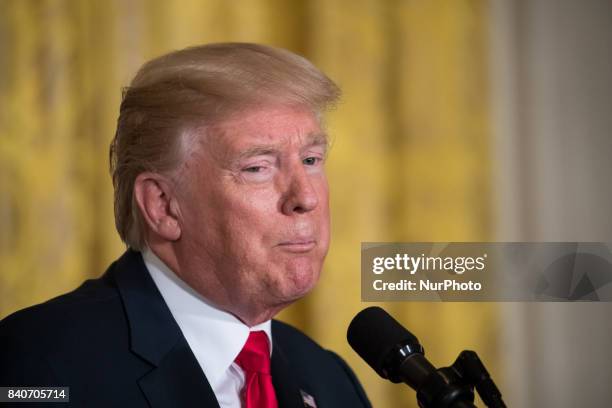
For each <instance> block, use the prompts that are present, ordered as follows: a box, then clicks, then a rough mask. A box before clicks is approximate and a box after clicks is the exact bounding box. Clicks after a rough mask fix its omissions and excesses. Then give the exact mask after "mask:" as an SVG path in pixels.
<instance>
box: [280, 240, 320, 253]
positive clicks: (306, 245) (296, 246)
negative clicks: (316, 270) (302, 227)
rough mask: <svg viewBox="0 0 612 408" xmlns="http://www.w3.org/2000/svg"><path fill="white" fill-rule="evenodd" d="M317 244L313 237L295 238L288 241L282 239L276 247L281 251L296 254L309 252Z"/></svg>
mask: <svg viewBox="0 0 612 408" xmlns="http://www.w3.org/2000/svg"><path fill="white" fill-rule="evenodd" d="M315 246H317V241H315V240H314V239H296V240H290V241H284V242H281V243H280V244H278V247H279V248H280V249H282V250H283V251H287V252H292V253H296V254H303V253H306V252H310V251H312V250H313V249H314V247H315Z"/></svg>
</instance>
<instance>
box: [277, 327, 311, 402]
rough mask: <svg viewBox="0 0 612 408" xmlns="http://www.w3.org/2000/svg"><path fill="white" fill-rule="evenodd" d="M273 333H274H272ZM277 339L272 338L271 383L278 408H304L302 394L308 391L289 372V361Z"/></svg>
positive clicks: (292, 372)
mask: <svg viewBox="0 0 612 408" xmlns="http://www.w3.org/2000/svg"><path fill="white" fill-rule="evenodd" d="M273 333H274V332H273ZM277 340H278V338H274V344H273V346H272V347H273V348H272V363H271V369H272V383H273V385H274V391H275V392H276V399H277V400H278V406H279V407H282V408H304V406H305V405H304V398H303V396H302V392H307V393H309V390H308V389H307V388H305V387H304V386H303V384H301V382H299V381H298V379H297V377H296V372H295V370H291V366H290V365H289V360H288V359H287V357H286V355H285V353H284V352H283V350H282V345H280V344H278V343H279V341H277Z"/></svg>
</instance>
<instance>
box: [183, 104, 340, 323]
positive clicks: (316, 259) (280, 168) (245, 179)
mask: <svg viewBox="0 0 612 408" xmlns="http://www.w3.org/2000/svg"><path fill="white" fill-rule="evenodd" d="M200 140H201V142H200V143H199V145H198V146H196V147H195V148H194V151H193V153H192V154H191V155H190V156H189V158H188V159H187V162H186V167H185V170H184V172H183V175H182V178H181V180H179V185H182V186H183V187H181V188H180V190H181V191H182V193H181V195H182V199H181V203H180V208H181V217H182V235H181V241H183V244H184V248H185V250H184V251H183V257H182V258H183V261H182V263H183V265H181V270H182V271H183V273H182V275H183V276H182V278H183V279H184V280H186V281H187V282H188V283H189V284H190V285H191V286H193V287H194V288H195V289H196V290H198V291H199V292H200V293H202V294H203V295H204V296H205V297H207V298H208V299H209V300H211V301H212V302H213V303H216V304H217V305H218V306H220V307H225V308H227V309H229V310H230V311H232V312H234V313H235V314H236V312H237V313H241V312H242V311H241V310H231V309H232V308H237V309H240V308H257V307H261V308H266V307H277V306H280V305H282V306H285V305H287V304H288V303H290V302H292V301H294V300H296V299H298V298H300V297H301V296H303V295H304V294H306V293H307V292H308V291H309V290H310V289H312V287H313V286H314V285H315V283H316V282H317V280H318V277H319V273H320V271H321V267H322V264H323V260H324V258H325V255H326V253H327V249H328V246H329V204H328V185H327V178H326V175H325V170H324V160H325V155H326V148H327V143H326V142H327V139H326V137H325V135H324V133H323V131H322V130H321V128H320V126H319V123H318V120H317V119H316V117H315V116H314V115H313V114H312V113H311V112H310V111H308V110H305V109H304V110H302V109H297V108H289V107H281V108H260V109H255V110H251V111H247V112H244V113H242V114H241V115H237V116H235V117H233V118H232V119H229V120H227V121H225V122H223V123H222V124H221V125H220V126H218V127H217V128H215V129H212V131H210V132H208V134H207V136H205V137H201V138H200ZM235 305H239V306H235Z"/></svg>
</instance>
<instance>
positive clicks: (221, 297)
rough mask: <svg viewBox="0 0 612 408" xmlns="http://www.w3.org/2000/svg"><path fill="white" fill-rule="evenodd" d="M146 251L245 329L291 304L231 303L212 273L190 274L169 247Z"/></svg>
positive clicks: (152, 247)
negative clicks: (230, 315)
mask: <svg viewBox="0 0 612 408" xmlns="http://www.w3.org/2000/svg"><path fill="white" fill-rule="evenodd" d="M149 250H150V251H152V252H153V253H154V254H155V256H157V257H158V258H159V260H160V261H162V262H163V263H164V264H165V265H166V266H167V267H168V268H169V269H170V270H171V271H172V272H173V273H174V274H175V275H177V276H178V277H179V278H180V279H181V280H182V281H183V282H185V283H186V284H187V285H189V286H190V287H191V288H192V289H194V290H195V291H196V292H198V294H200V295H201V296H202V297H204V298H205V299H206V300H207V301H208V302H210V304H212V305H213V306H214V307H216V308H217V309H220V310H224V311H226V312H228V313H231V314H233V315H234V316H235V317H236V318H238V319H239V320H240V321H241V322H243V323H244V324H245V325H247V326H248V327H253V326H256V325H258V324H260V323H263V322H266V321H268V320H270V319H272V318H273V317H274V316H275V315H276V314H277V313H279V312H280V311H281V310H282V309H284V308H285V307H287V306H288V305H289V304H290V303H291V302H289V303H287V304H282V305H275V306H272V307H270V306H267V305H262V304H259V303H257V302H246V301H245V300H246V299H239V300H238V299H231V297H230V296H229V294H228V291H227V290H226V289H225V288H224V287H223V285H221V284H220V283H219V282H218V281H217V280H216V279H215V276H216V275H215V274H214V273H209V274H203V273H189V272H188V271H189V270H190V269H191V268H188V267H186V266H185V264H186V263H185V262H181V257H180V256H179V255H177V251H176V250H175V248H174V247H173V245H172V244H171V243H168V242H165V243H157V244H156V243H149ZM203 269H205V268H203Z"/></svg>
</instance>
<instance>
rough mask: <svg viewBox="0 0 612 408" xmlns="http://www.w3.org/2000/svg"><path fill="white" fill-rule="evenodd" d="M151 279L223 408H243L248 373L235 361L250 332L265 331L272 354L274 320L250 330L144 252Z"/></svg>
mask: <svg viewBox="0 0 612 408" xmlns="http://www.w3.org/2000/svg"><path fill="white" fill-rule="evenodd" d="M142 255H143V259H144V262H145V265H146V266H147V269H148V270H149V273H150V274H151V278H153V281H154V282H155V285H156V286H157V288H158V289H159V291H160V292H161V295H162V297H163V298H164V300H165V301H166V304H167V305H168V308H169V309H170V312H171V313H172V316H173V317H174V320H176V322H177V323H178V326H179V328H180V329H181V331H182V332H183V335H184V336H185V339H187V343H188V344H189V347H190V348H191V351H192V352H193V354H194V355H195V357H196V359H197V360H198V363H199V364H200V367H202V370H203V371H204V374H205V375H206V378H207V379H208V382H209V383H210V386H211V388H212V389H213V391H214V393H215V396H216V397H217V401H218V402H219V405H220V406H221V407H222V408H241V400H240V391H241V389H242V387H243V386H244V382H245V376H244V372H243V371H242V369H241V368H240V366H238V364H236V363H235V362H234V360H235V359H236V357H237V356H238V353H240V351H241V350H242V347H244V345H245V343H246V341H247V338H248V336H249V331H257V330H263V331H264V332H265V333H266V334H267V336H268V340H269V342H270V352H272V328H271V327H272V325H271V323H270V321H269V320H268V321H267V322H264V323H261V324H259V325H257V326H253V327H251V328H249V327H248V326H247V325H245V324H244V323H242V322H241V321H240V320H238V318H236V317H235V316H234V315H232V314H231V313H228V312H225V311H223V310H219V309H217V308H216V307H214V306H212V305H211V304H210V303H208V302H207V301H206V299H204V298H203V297H202V296H201V295H200V294H198V293H197V292H196V291H195V290H193V289H192V288H191V287H190V286H188V285H187V284H186V283H185V282H183V281H182V280H181V279H180V278H179V277H178V276H176V274H175V273H174V272H172V270H170V268H168V267H167V266H166V265H165V264H164V263H163V262H162V261H161V260H160V259H159V258H158V257H157V256H156V255H155V254H154V253H153V251H151V250H150V249H146V250H144V251H143V253H142Z"/></svg>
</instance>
